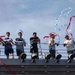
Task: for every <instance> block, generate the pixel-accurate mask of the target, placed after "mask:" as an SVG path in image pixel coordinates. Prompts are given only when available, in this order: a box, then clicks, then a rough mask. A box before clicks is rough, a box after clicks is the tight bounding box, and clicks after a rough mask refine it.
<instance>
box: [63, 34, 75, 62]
mask: <svg viewBox="0 0 75 75" xmlns="http://www.w3.org/2000/svg"><path fill="white" fill-rule="evenodd" d="M65 39H66V41H65V42H64V46H66V48H67V53H68V62H71V60H72V59H73V58H74V57H75V42H74V40H73V39H70V38H69V36H68V35H66V36H65Z"/></svg>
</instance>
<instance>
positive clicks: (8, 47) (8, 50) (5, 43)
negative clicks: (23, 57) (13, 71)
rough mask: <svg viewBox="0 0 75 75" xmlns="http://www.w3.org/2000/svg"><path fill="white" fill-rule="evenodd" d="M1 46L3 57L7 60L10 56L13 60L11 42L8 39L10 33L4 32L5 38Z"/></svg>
mask: <svg viewBox="0 0 75 75" xmlns="http://www.w3.org/2000/svg"><path fill="white" fill-rule="evenodd" d="M2 44H3V46H5V55H6V57H7V59H9V54H12V58H13V59H14V50H13V48H12V45H13V44H14V43H13V40H12V39H11V38H10V32H6V38H5V39H4V40H3V43H2Z"/></svg>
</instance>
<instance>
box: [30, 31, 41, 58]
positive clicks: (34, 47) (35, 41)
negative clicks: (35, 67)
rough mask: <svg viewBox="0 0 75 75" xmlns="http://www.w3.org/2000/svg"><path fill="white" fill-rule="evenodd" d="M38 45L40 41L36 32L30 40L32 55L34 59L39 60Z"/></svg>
mask: <svg viewBox="0 0 75 75" xmlns="http://www.w3.org/2000/svg"><path fill="white" fill-rule="evenodd" d="M38 43H40V39H39V37H38V36H37V33H36V32H33V36H32V37H31V38H30V53H31V54H32V55H31V58H32V59H35V58H36V59H39V56H38Z"/></svg>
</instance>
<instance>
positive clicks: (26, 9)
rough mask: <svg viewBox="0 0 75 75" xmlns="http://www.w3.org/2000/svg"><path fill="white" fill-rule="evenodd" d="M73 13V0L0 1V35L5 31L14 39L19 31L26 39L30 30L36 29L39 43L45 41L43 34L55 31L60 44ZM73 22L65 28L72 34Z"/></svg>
mask: <svg viewBox="0 0 75 75" xmlns="http://www.w3.org/2000/svg"><path fill="white" fill-rule="evenodd" d="M69 8H71V11H70V10H69ZM69 11H70V12H69ZM62 12H63V13H62ZM68 12H69V13H68ZM61 13H62V15H61ZM66 13H67V14H66ZM60 15H61V16H60ZM67 15H68V16H67ZM74 15H75V0H0V35H5V33H6V32H8V31H9V32H11V37H12V38H13V39H15V38H16V37H17V33H18V31H19V30H22V31H23V38H24V39H25V40H26V42H29V38H30V37H31V36H32V33H33V32H37V34H38V36H39V37H40V39H41V42H45V41H46V40H45V39H43V37H44V36H45V35H49V33H50V32H56V33H57V34H59V35H60V41H61V43H63V41H64V36H65V30H66V27H67V25H68V23H69V18H70V17H71V16H74ZM59 16H60V17H59ZM57 18H59V19H57ZM56 20H57V22H56ZM74 23H75V19H73V21H72V24H71V27H70V28H69V31H70V32H71V33H72V34H73V35H74V36H75V34H74V32H75V31H74V27H75V26H74ZM55 24H57V26H55Z"/></svg>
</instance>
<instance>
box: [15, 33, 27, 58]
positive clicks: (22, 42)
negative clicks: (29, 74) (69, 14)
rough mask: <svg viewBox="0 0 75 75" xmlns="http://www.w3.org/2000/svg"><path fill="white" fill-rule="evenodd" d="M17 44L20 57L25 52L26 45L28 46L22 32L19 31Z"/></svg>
mask: <svg viewBox="0 0 75 75" xmlns="http://www.w3.org/2000/svg"><path fill="white" fill-rule="evenodd" d="M15 45H16V53H17V56H18V58H19V59H20V56H21V54H22V53H24V46H26V42H25V40H24V39H23V38H22V32H19V33H18V38H16V39H15Z"/></svg>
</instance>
